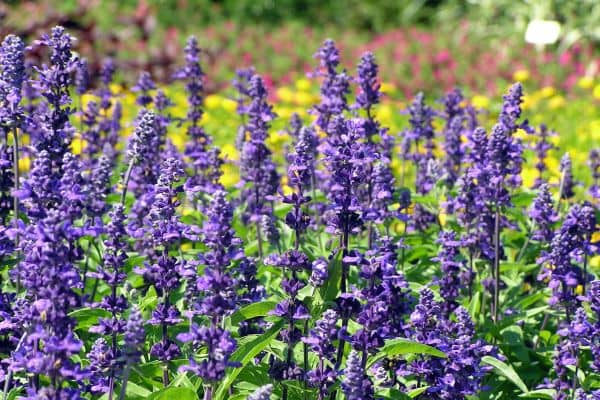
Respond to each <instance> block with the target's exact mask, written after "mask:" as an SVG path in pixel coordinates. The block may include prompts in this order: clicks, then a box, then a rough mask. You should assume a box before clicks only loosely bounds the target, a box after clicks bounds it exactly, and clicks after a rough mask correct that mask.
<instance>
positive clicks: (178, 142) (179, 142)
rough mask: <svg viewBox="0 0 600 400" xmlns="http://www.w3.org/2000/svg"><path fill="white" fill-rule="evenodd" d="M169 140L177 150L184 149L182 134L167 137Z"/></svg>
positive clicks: (184, 137) (184, 139) (184, 140)
mask: <svg viewBox="0 0 600 400" xmlns="http://www.w3.org/2000/svg"><path fill="white" fill-rule="evenodd" d="M169 139H171V142H172V143H173V144H174V145H175V147H177V148H178V149H179V150H183V149H184V148H185V142H186V136H185V135H184V134H183V133H172V134H170V135H169Z"/></svg>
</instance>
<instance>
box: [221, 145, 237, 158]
mask: <svg viewBox="0 0 600 400" xmlns="http://www.w3.org/2000/svg"><path fill="white" fill-rule="evenodd" d="M221 154H223V157H225V158H227V159H228V160H239V158H240V155H239V153H238V151H237V149H236V148H235V146H234V145H232V144H231V143H227V144H224V145H223V146H222V147H221Z"/></svg>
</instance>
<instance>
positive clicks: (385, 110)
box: [376, 104, 393, 123]
mask: <svg viewBox="0 0 600 400" xmlns="http://www.w3.org/2000/svg"><path fill="white" fill-rule="evenodd" d="M392 113H393V109H392V107H391V106H390V105H389V104H382V105H381V106H380V107H379V108H378V109H377V111H376V115H377V118H379V119H380V120H381V121H382V122H384V123H386V122H388V121H390V119H391V118H392Z"/></svg>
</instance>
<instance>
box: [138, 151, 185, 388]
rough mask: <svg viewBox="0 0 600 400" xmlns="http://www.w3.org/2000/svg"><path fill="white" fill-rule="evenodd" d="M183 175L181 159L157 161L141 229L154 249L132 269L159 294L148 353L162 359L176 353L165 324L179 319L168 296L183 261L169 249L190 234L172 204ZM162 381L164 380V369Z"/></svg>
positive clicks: (176, 202)
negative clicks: (155, 335)
mask: <svg viewBox="0 0 600 400" xmlns="http://www.w3.org/2000/svg"><path fill="white" fill-rule="evenodd" d="M183 176H184V171H183V165H182V163H181V161H179V160H177V159H174V158H169V159H167V160H165V161H164V162H163V164H162V165H161V170H160V176H159V178H158V181H157V183H156V185H155V186H154V190H153V193H154V195H153V199H152V204H151V206H150V209H149V211H148V215H147V217H146V219H145V229H144V230H145V236H146V240H147V243H148V244H149V245H150V246H151V247H152V248H153V249H154V254H153V255H152V257H151V261H150V262H147V263H145V264H144V266H143V267H142V268H137V269H136V272H137V273H139V274H141V275H143V277H144V280H145V281H146V282H148V283H150V284H152V285H154V287H155V288H156V291H157V293H158V295H159V296H160V298H161V301H159V303H158V305H157V306H156V308H155V309H154V311H153V312H152V318H151V319H150V320H149V321H148V323H149V324H151V325H159V326H160V327H161V328H162V337H161V340H160V341H159V342H157V343H155V344H154V345H153V346H152V348H151V350H150V354H151V355H153V356H154V357H156V358H158V359H159V360H161V361H163V362H165V363H168V362H169V361H171V360H173V359H174V358H175V357H176V356H178V355H179V353H180V351H179V347H178V345H177V344H176V343H175V342H174V341H173V340H171V339H170V338H169V335H168V327H169V326H173V325H176V324H178V323H179V322H181V318H180V313H179V310H178V309H177V307H176V306H175V305H174V304H173V303H172V302H171V298H170V297H171V294H172V293H173V292H174V291H175V290H176V289H177V288H178V287H179V286H180V271H181V268H182V265H181V263H182V262H183V261H182V260H177V259H176V258H175V257H173V256H171V255H170V254H169V250H171V249H173V246H175V245H177V244H179V243H180V242H181V240H182V238H183V237H190V238H193V236H192V235H191V231H190V228H189V227H188V226H186V225H184V224H183V223H182V222H181V221H180V220H179V217H178V215H177V214H176V208H177V207H178V206H179V202H178V201H177V200H176V198H177V194H178V193H179V192H181V190H182V188H181V186H176V184H177V182H178V181H179V180H180V179H181V177H183ZM163 383H165V385H166V384H168V372H167V371H166V370H165V374H164V376H163Z"/></svg>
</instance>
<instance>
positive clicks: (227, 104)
mask: <svg viewBox="0 0 600 400" xmlns="http://www.w3.org/2000/svg"><path fill="white" fill-rule="evenodd" d="M221 107H223V108H224V109H225V110H226V111H227V112H230V113H233V112H235V110H236V109H237V102H235V101H234V100H231V99H228V98H223V100H221Z"/></svg>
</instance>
